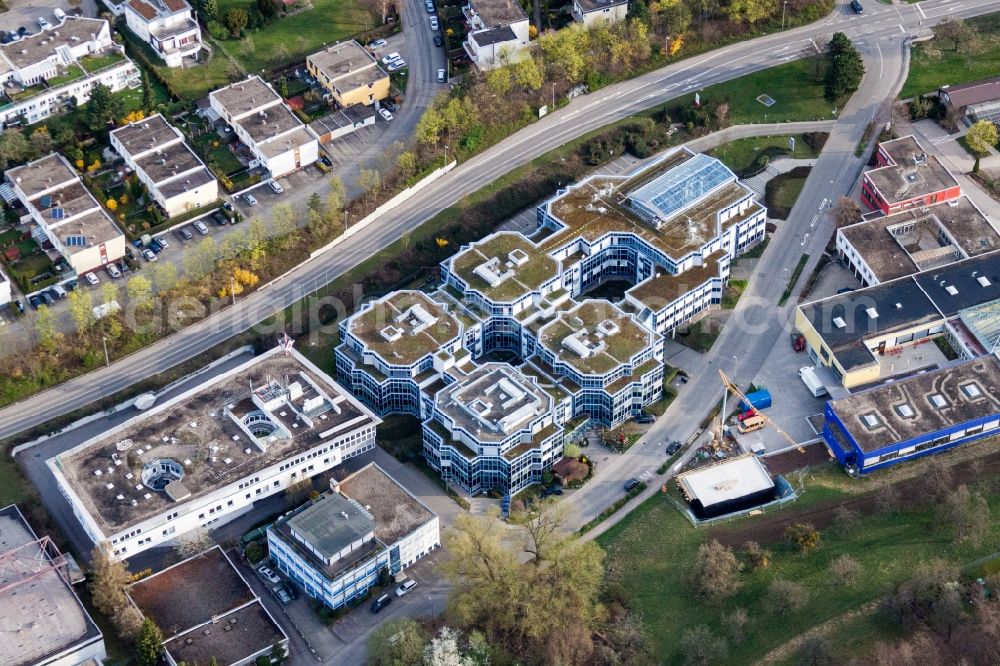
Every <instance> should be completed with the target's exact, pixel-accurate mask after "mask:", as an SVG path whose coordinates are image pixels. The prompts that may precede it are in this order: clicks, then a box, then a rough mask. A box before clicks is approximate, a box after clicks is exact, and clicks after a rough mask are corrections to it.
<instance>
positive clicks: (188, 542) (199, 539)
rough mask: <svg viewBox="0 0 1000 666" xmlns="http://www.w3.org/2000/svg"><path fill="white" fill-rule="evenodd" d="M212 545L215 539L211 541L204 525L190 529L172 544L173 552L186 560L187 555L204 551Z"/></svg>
mask: <svg viewBox="0 0 1000 666" xmlns="http://www.w3.org/2000/svg"><path fill="white" fill-rule="evenodd" d="M214 545H215V541H213V540H212V537H210V536H209V535H208V530H206V529H205V528H204V527H199V528H198V529H196V530H192V531H191V532H188V533H187V534H185V535H184V536H182V537H180V538H179V539H177V544H176V545H175V546H174V552H175V553H177V555H178V556H179V557H180V558H181V559H182V560H186V559H188V558H189V557H194V556H195V555H200V554H201V553H204V552H205V551H206V550H208V549H209V548H211V547H212V546H214Z"/></svg>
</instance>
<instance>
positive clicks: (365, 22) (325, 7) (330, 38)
mask: <svg viewBox="0 0 1000 666" xmlns="http://www.w3.org/2000/svg"><path fill="white" fill-rule="evenodd" d="M247 5H248V3H247V2H246V1H245V0H219V16H224V15H225V13H226V12H227V11H228V10H229V9H232V8H233V7H246V6H247ZM312 6H313V8H312V9H310V10H307V11H304V12H300V13H298V14H296V15H295V16H288V17H283V18H280V19H278V20H277V21H275V22H274V23H271V24H270V25H267V26H265V27H264V28H262V29H261V30H258V31H257V32H253V33H250V37H251V39H252V40H253V48H252V49H249V50H245V49H243V48H242V47H241V44H240V41H239V40H236V39H227V40H225V41H224V42H223V45H224V46H225V47H226V50H227V51H229V52H230V53H231V54H232V55H233V57H234V58H236V59H237V60H239V61H240V63H241V64H242V65H243V66H244V67H246V69H247V71H248V72H260V71H261V70H271V69H275V68H277V67H280V66H282V65H286V64H288V63H290V62H292V61H295V60H302V59H303V58H305V57H306V56H307V55H309V54H310V53H313V52H315V51H318V50H320V49H321V48H322V47H323V45H324V44H333V43H335V42H338V41H342V40H343V39H345V38H346V37H350V36H351V35H354V34H356V33H359V32H364V31H366V30H370V29H372V28H375V27H377V25H378V24H377V19H376V18H375V16H374V15H372V14H371V13H369V12H368V11H367V10H365V9H363V8H362V7H361V6H360V5H359V4H358V3H357V2H356V1H355V0H312ZM223 71H225V70H224V69H223Z"/></svg>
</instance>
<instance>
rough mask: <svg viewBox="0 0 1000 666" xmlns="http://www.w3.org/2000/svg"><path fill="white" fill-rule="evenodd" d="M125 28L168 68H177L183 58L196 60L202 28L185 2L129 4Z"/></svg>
mask: <svg viewBox="0 0 1000 666" xmlns="http://www.w3.org/2000/svg"><path fill="white" fill-rule="evenodd" d="M124 6H125V24H126V25H127V26H128V28H129V30H131V31H132V32H134V33H135V34H136V36H138V37H139V39H141V40H142V41H144V42H146V43H147V44H149V46H150V48H152V49H153V53H155V54H156V55H157V56H158V57H159V58H161V59H162V60H163V61H164V62H165V63H167V67H180V66H182V65H183V64H184V58H197V56H198V51H199V50H201V28H200V27H198V22H197V21H196V20H195V19H194V12H192V11H191V5H189V4H188V3H187V0H128V2H126V3H124Z"/></svg>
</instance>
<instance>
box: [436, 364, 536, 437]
mask: <svg viewBox="0 0 1000 666" xmlns="http://www.w3.org/2000/svg"><path fill="white" fill-rule="evenodd" d="M436 400H437V409H438V411H440V412H441V413H442V414H444V415H446V416H448V417H449V418H451V419H452V421H453V422H454V423H455V427H456V428H461V429H463V430H465V431H466V432H467V433H469V435H470V436H472V437H474V438H475V439H477V440H479V441H481V442H487V443H488V442H493V443H500V442H503V441H504V440H506V439H507V438H508V437H509V436H510V435H511V434H513V433H515V432H517V431H519V430H522V429H525V428H528V427H530V425H531V422H532V421H534V420H535V419H537V418H538V417H540V416H542V415H543V414H545V413H547V412H548V411H550V410H551V409H552V399H551V398H550V397H549V395H548V394H547V393H546V392H545V391H544V390H543V389H542V388H541V387H539V386H538V385H537V384H535V382H533V381H532V380H531V379H530V378H529V377H527V376H525V375H523V374H522V373H521V372H520V371H519V370H518V369H517V368H515V367H514V366H511V365H508V364H506V363H484V364H483V365H480V366H479V367H477V368H475V369H473V370H472V371H471V372H469V374H468V376H467V377H466V378H465V379H463V380H462V381H459V382H456V383H454V384H451V385H449V386H447V387H445V388H444V389H442V390H441V391H439V392H438V394H437V397H436Z"/></svg>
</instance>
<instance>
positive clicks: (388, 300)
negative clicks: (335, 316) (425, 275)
mask: <svg viewBox="0 0 1000 666" xmlns="http://www.w3.org/2000/svg"><path fill="white" fill-rule="evenodd" d="M415 306H417V307H419V308H420V309H422V310H423V311H424V312H426V313H427V314H428V315H430V316H431V317H433V318H435V321H434V322H433V323H432V324H430V325H429V326H420V322H419V320H414V318H413V317H412V316H411V315H410V314H408V313H411V312H412V310H411V308H414V307H415ZM415 324H416V326H415ZM390 326H391V327H395V328H396V329H398V332H399V333H400V335H399V337H398V338H397V339H389V338H386V337H385V336H384V335H383V331H384V330H386V328H387V327H390ZM461 328H462V327H461V326H460V324H459V322H458V320H457V319H456V318H454V317H452V316H451V314H449V312H448V311H447V310H446V309H445V308H444V307H443V306H442V305H441V304H439V303H437V302H436V301H434V300H432V299H431V298H430V297H429V296H427V295H426V294H424V293H423V292H419V291H395V292H393V293H391V294H389V295H388V296H386V297H385V298H382V299H380V300H378V301H376V302H374V303H372V304H371V306H370V307H368V308H366V309H365V310H363V311H362V312H360V313H358V314H357V315H355V316H354V318H353V319H352V320H351V324H350V330H351V333H353V334H354V335H355V336H357V337H358V338H359V339H360V340H361V341H362V342H364V343H365V345H366V346H367V347H368V349H369V350H371V351H372V352H374V353H376V354H378V355H379V356H380V357H382V358H383V359H384V360H385V361H386V362H387V363H389V364H392V365H411V364H413V363H415V362H417V361H419V360H420V359H421V358H423V357H424V356H426V355H427V354H434V353H437V352H438V351H439V350H440V349H441V347H443V346H444V345H445V344H446V343H448V342H449V341H450V340H453V339H455V338H456V337H458V336H459V335H461Z"/></svg>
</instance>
